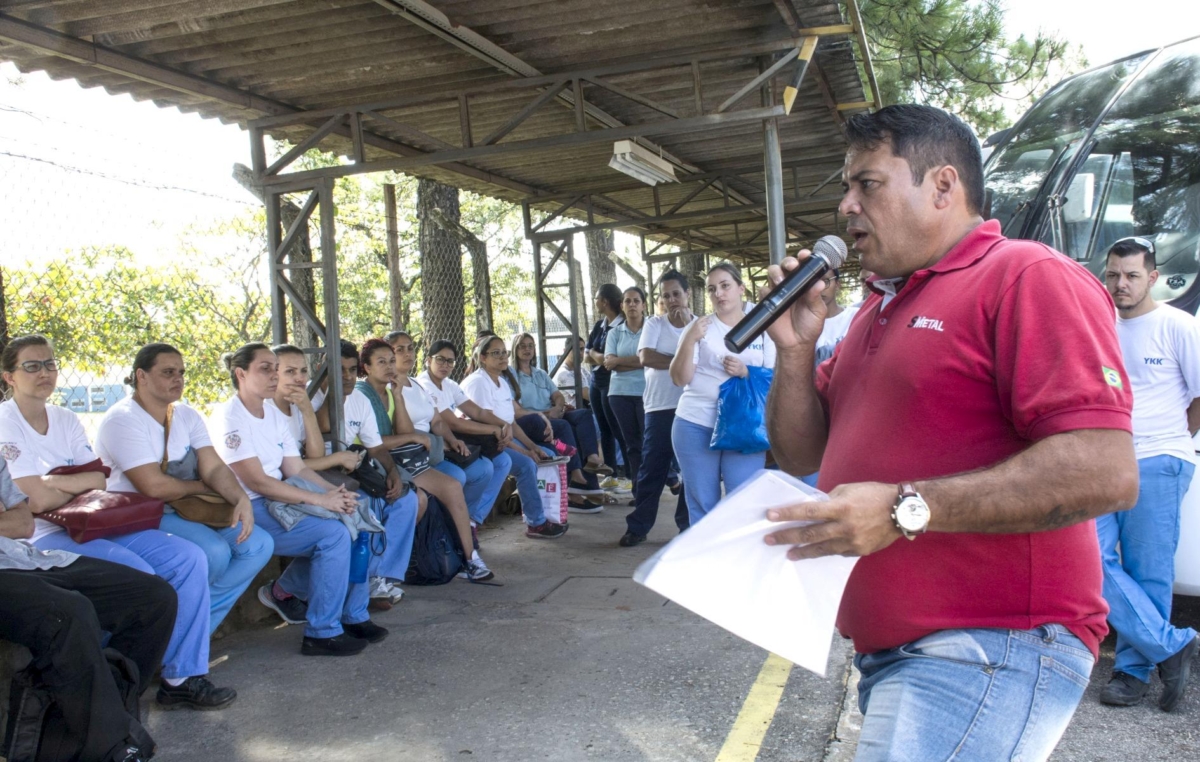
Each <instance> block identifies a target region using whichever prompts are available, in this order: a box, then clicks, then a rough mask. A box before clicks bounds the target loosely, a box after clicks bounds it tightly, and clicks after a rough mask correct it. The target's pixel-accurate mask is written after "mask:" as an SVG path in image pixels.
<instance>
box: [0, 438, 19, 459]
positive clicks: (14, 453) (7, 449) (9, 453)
mask: <svg viewBox="0 0 1200 762" xmlns="http://www.w3.org/2000/svg"><path fill="white" fill-rule="evenodd" d="M0 455H3V456H4V459H5V460H8V461H12V460H16V459H17V458H19V457H21V448H20V447H17V446H16V445H15V444H13V443H12V442H5V443H4V444H3V445H0Z"/></svg>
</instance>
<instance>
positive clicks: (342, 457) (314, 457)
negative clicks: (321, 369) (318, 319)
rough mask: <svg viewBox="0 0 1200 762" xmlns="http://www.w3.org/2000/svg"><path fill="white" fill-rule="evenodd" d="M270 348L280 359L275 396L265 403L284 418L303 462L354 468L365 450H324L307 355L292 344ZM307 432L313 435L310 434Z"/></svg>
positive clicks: (316, 467) (321, 468) (311, 465)
mask: <svg viewBox="0 0 1200 762" xmlns="http://www.w3.org/2000/svg"><path fill="white" fill-rule="evenodd" d="M271 351H272V352H274V353H275V359H277V360H278V361H279V385H278V386H277V387H275V396H274V397H273V398H272V399H269V400H267V404H268V405H274V406H275V409H276V410H278V411H279V412H280V413H283V417H284V418H286V419H287V422H288V428H289V429H290V430H291V432H292V438H293V439H295V440H296V449H298V450H299V451H300V457H301V458H302V459H303V460H304V465H306V466H308V467H309V468H311V469H312V470H314V471H325V470H327V469H333V468H340V469H342V470H343V471H346V472H347V473H349V472H351V471H354V469H356V468H358V466H359V464H360V463H362V460H363V456H364V455H365V454H366V453H365V451H363V450H338V451H337V452H334V453H329V454H326V452H325V440H324V438H323V437H322V436H321V426H320V424H319V423H318V421H317V411H316V407H315V405H314V400H313V399H311V398H309V396H308V358H306V357H305V356H304V350H303V349H300V348H299V347H294V346H292V345H291V344H280V345H279V346H276V347H271ZM322 401H323V400H322ZM309 432H312V433H313V434H314V436H309Z"/></svg>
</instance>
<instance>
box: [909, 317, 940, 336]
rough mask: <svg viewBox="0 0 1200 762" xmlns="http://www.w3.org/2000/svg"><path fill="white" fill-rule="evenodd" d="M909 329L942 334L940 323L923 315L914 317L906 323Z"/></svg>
mask: <svg viewBox="0 0 1200 762" xmlns="http://www.w3.org/2000/svg"><path fill="white" fill-rule="evenodd" d="M908 327H909V328H924V329H926V330H929V331H937V332H938V333H942V321H940V320H935V319H934V318H931V317H925V316H924V315H914V316H913V319H912V320H911V321H909V323H908Z"/></svg>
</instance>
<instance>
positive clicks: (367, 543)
mask: <svg viewBox="0 0 1200 762" xmlns="http://www.w3.org/2000/svg"><path fill="white" fill-rule="evenodd" d="M370 561H371V535H370V533H369V532H363V531H361V530H360V531H359V533H358V539H356V540H355V541H354V547H353V548H351V549H350V584H352V585H356V584H360V583H363V582H366V581H367V565H368V564H369V563H370Z"/></svg>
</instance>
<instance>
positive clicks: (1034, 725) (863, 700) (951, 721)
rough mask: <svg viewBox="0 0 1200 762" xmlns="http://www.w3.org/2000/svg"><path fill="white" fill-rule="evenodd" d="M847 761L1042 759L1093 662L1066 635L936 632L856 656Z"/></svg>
mask: <svg viewBox="0 0 1200 762" xmlns="http://www.w3.org/2000/svg"><path fill="white" fill-rule="evenodd" d="M854 664H855V666H856V667H858V670H859V672H861V673H862V679H861V680H860V681H859V684H858V705H859V708H860V709H861V710H862V713H863V716H864V719H863V724H862V733H861V736H860V738H859V742H858V754H857V756H856V757H855V760H856V762H933V760H949V759H961V760H976V759H979V760H983V759H1012V760H1044V759H1046V758H1047V757H1049V756H1050V752H1052V751H1053V750H1054V747H1055V746H1056V745H1057V744H1058V740H1059V739H1060V738H1061V737H1062V734H1063V731H1064V730H1066V729H1067V725H1068V724H1069V723H1070V721H1071V716H1072V715H1073V714H1074V713H1075V707H1076V706H1078V704H1079V700H1080V699H1081V698H1082V697H1083V692H1084V690H1085V689H1086V688H1087V685H1088V678H1089V677H1090V675H1091V672H1092V667H1093V665H1094V664H1095V660H1094V659H1093V657H1092V654H1091V652H1090V651H1088V649H1087V646H1085V645H1084V644H1083V642H1082V641H1080V640H1079V639H1078V638H1076V637H1075V636H1074V635H1072V634H1071V632H1070V631H1069V630H1067V628H1065V627H1063V626H1061V625H1057V624H1050V625H1044V626H1042V627H1037V628H1034V629H1032V630H987V629H969V630H942V631H941V632H935V633H933V634H932V635H928V636H926V637H924V638H921V639H920V640H917V641H914V642H912V643H908V644H907V645H903V646H900V647H899V648H893V649H889V650H887V651H880V652H878V653H873V654H858V655H857V656H855V657H854Z"/></svg>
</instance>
